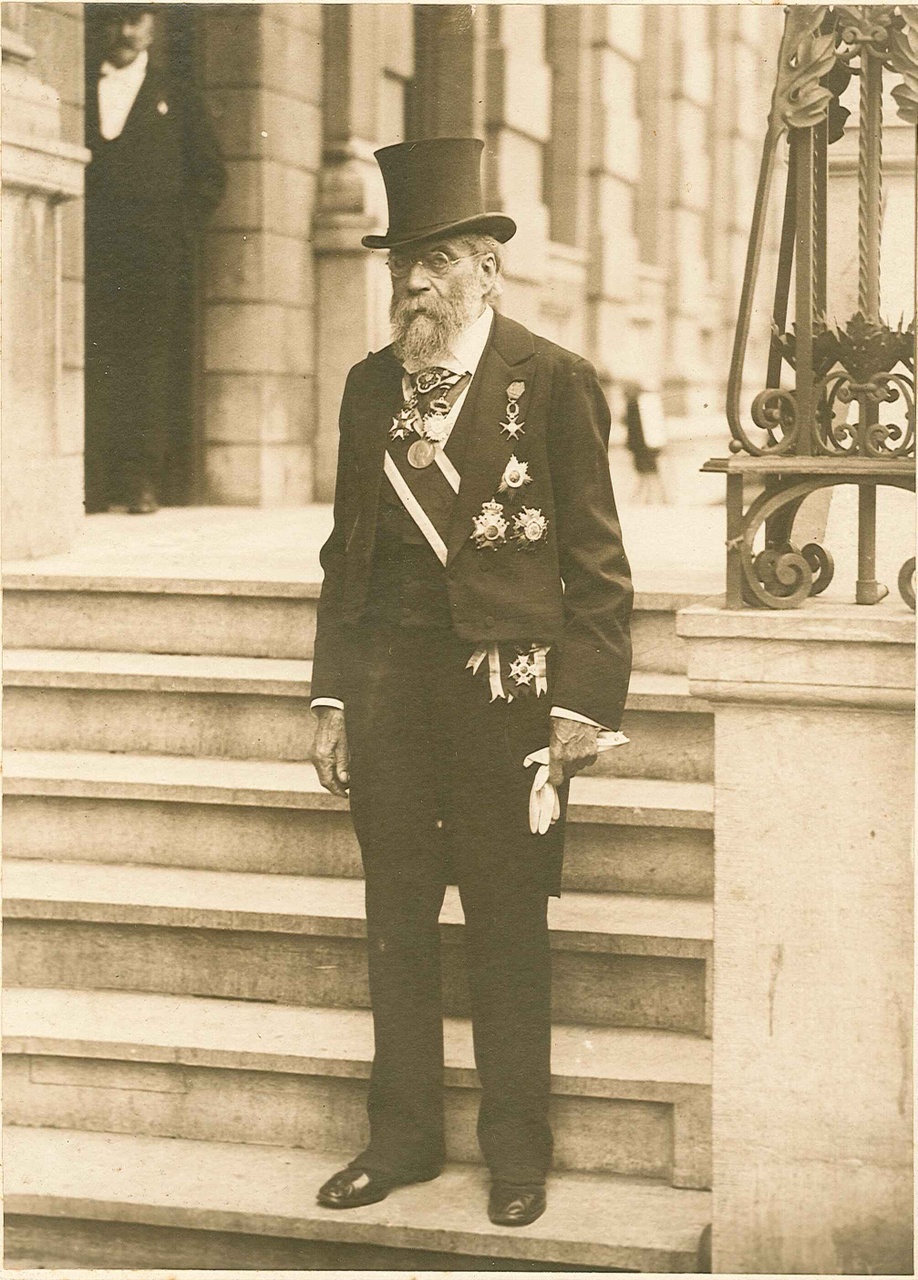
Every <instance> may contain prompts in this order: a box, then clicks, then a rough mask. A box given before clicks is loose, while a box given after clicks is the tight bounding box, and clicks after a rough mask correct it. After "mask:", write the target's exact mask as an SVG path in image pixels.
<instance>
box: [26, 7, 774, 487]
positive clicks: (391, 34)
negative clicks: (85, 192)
mask: <svg viewBox="0 0 918 1280" xmlns="http://www.w3.org/2000/svg"><path fill="white" fill-rule="evenodd" d="M4 13H5V15H7V16H6V18H5V21H6V22H7V25H8V26H11V27H12V28H13V29H15V30H16V31H18V32H20V33H21V34H22V35H23V36H24V37H25V38H26V39H27V40H28V41H29V42H30V43H32V44H33V45H34V47H35V49H36V59H35V65H36V66H37V67H38V68H39V74H40V75H41V76H42V77H45V78H46V79H47V82H48V83H49V84H50V85H53V86H54V87H55V88H56V89H57V90H58V91H59V92H60V95H61V111H62V116H61V119H62V132H63V137H64V138H65V139H69V140H71V141H74V142H78V141H81V140H82V93H83V67H82V53H81V48H82V43H81V22H82V9H81V7H80V6H76V5H61V4H53V3H41V4H26V3H17V4H8V5H6V7H5V10H4ZM195 18H196V28H195V30H196V57H195V74H196V78H197V80H198V81H199V83H200V85H201V87H202V88H203V90H204V92H205V96H206V97H207V99H208V102H209V105H210V107H211V109H212V111H213V113H214V116H215V119H216V123H217V127H218V130H219V134H220V138H221V142H222V145H223V148H224V151H225V153H226V157H227V162H228V167H229V187H228V191H227V195H226V198H225V200H224V202H223V204H222V206H221V207H220V209H219V210H218V213H217V215H216V218H215V221H214V223H213V225H212V227H211V229H210V231H209V232H208V233H207V235H206V237H205V240H204V244H203V249H202V256H201V266H200V273H199V274H200V288H199V294H200V296H199V300H198V313H199V322H200V323H199V330H200V334H199V336H200V342H199V344H198V345H199V347H200V363H199V369H198V374H197V379H196V394H195V405H196V419H197V432H198V435H199V446H200V448H199V452H200V453H201V455H202V460H203V474H204V478H205V483H204V486H203V490H202V491H201V497H202V498H203V499H204V500H206V501H208V502H213V503H243V504H254V505H279V504H281V505H282V504H290V503H300V502H308V501H313V500H320V501H325V500H328V499H329V498H330V496H331V493H332V489H333V485H334V470H335V454H336V447H337V425H336V420H337V406H338V402H339V399H340V394H341V390H342V387H343V383H344V378H345V375H346V372H347V369H348V367H349V366H350V364H351V363H353V362H354V361H355V360H358V359H360V358H361V357H362V356H363V355H365V354H366V352H367V350H368V349H371V348H375V347H378V346H380V345H382V344H383V343H384V342H385V341H386V340H387V300H388V278H387V274H386V271H385V268H384V265H383V263H382V260H381V258H382V255H379V254H376V255H373V254H370V253H368V252H367V251H366V250H364V249H363V248H362V247H361V245H360V237H361V236H362V235H363V234H365V233H366V232H367V231H370V230H374V229H378V228H380V227H384V226H385V223H386V209H385V199H384V193H383V189H382V184H381V181H380V179H379V175H378V172H377V169H376V165H375V162H374V160H373V151H374V149H376V148H377V147H379V146H383V145H386V144H387V143H391V142H394V141H398V140H399V139H402V138H405V137H408V136H412V135H414V136H422V135H437V134H439V135H449V134H456V133H467V132H473V133H476V134H478V135H479V136H482V137H484V138H485V139H486V144H487V145H486V153H485V164H484V179H485V189H486V199H487V203H488V205H489V206H490V207H492V208H495V209H506V210H507V211H508V212H509V213H511V214H512V215H513V216H514V217H515V218H516V219H517V221H518V223H519V227H520V232H519V235H518V236H517V238H516V239H515V241H513V242H512V244H511V245H510V246H509V252H508V263H507V289H506V295H505V301H504V306H505V308H506V309H507V311H508V312H511V313H512V314H514V315H516V316H518V317H519V318H520V319H521V320H523V321H524V322H525V323H528V324H530V325H531V326H532V327H533V328H535V329H537V330H539V331H540V332H542V333H544V334H546V335H547V336H548V337H551V338H553V339H554V340H555V341H558V342H560V343H562V344H563V345H566V346H570V347H574V348H576V349H577V350H579V351H582V352H583V353H584V354H585V355H586V356H587V357H589V358H590V359H591V360H592V361H593V362H594V363H595V364H596V366H597V368H598V370H599V372H600V376H601V377H602V379H603V381H604V384H605V386H606V389H607V392H608V394H609V397H610V400H611V401H612V402H613V416H614V418H615V423H614V427H613V439H614V442H615V447H616V448H617V449H618V450H619V456H618V459H617V465H619V466H620V467H621V468H626V467H627V466H628V458H627V455H626V454H625V453H624V450H623V439H624V432H623V428H622V426H621V423H620V420H619V418H620V408H621V401H620V394H619V391H620V383H621V380H622V379H625V378H629V379H632V378H633V379H635V380H637V381H639V382H640V383H641V384H642V385H643V386H645V387H647V388H648V389H652V390H660V391H661V392H662V393H663V395H664V400H665V403H666V406H667V409H668V412H669V414H670V415H671V418H670V426H671V432H672V436H673V442H672V444H671V446H670V450H669V452H670V454H671V455H672V457H671V462H670V467H669V470H670V472H674V473H677V474H678V476H679V487H680V488H681V487H682V485H683V484H684V482H685V481H686V480H687V479H689V478H690V477H692V476H693V475H694V473H695V471H696V469H697V466H698V464H699V463H700V462H701V461H703V460H704V458H705V457H707V456H708V455H709V454H710V452H712V451H713V450H716V448H717V447H718V445H719V444H722V442H723V440H724V438H725V434H726V433H725V426H724V423H723V419H722V408H721V401H722V396H723V386H724V381H725V375H726V366H727V352H728V347H729V342H730V337H731V334H732V326H733V320H734V315H735V309H736V300H737V295H738V290H739V285H740V281H741V276H742V259H743V255H744V251H745V237H746V230H747V226H748V220H749V215H750V211H751V210H750V199H751V190H752V186H753V182H754V176H755V169H756V166H757V163H758V152H759V147H760V139H761V136H762V131H763V128H764V123H765V117H766V111H767V102H768V96H769V93H770V86H771V80H772V76H773V71H774V63H773V55H774V52H775V50H776V48H777V41H778V38H779V34H780V25H781V15H780V14H779V13H778V12H776V11H775V12H772V11H770V10H769V11H768V12H758V11H756V12H754V13H750V12H749V11H748V6H747V7H740V6H720V7H715V8H714V9H713V10H710V11H708V10H707V9H705V8H704V7H702V8H698V7H695V6H686V7H683V8H681V9H680V8H679V7H676V6H645V7H638V6H600V5H595V6H594V5H563V6H562V5H534V4H523V5H505V6H498V5H494V6H478V7H472V6H464V5H414V6H412V5H408V4H380V5H369V6H367V5H354V6H349V5H330V6H329V5H325V6H319V5H293V4H285V5H258V4H246V5H232V6H231V5H210V6H201V7H200V10H199V11H198V12H196V15H195ZM62 218H63V232H62V234H63V239H62V249H63V281H62V286H61V305H62V315H63V324H62V334H63V339H64V345H63V351H62V369H61V381H60V423H61V426H60V431H61V441H62V447H64V448H65V449H67V450H69V451H70V452H71V453H72V455H73V456H76V455H77V454H78V453H79V452H80V449H81V440H82V267H81V263H82V236H81V229H82V209H81V205H80V202H78V201H74V202H73V203H72V204H70V205H69V206H67V207H66V208H64V209H63V211H62ZM675 496H679V494H678V493H677V494H676V495H675ZM708 496H709V497H711V498H712V499H716V498H717V497H718V496H719V492H716V491H714V490H713V489H712V490H711V492H710V494H709V495H708Z"/></svg>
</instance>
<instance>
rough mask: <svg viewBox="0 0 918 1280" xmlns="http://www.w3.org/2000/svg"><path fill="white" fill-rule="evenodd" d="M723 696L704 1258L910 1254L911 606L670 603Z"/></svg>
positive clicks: (873, 1263)
mask: <svg viewBox="0 0 918 1280" xmlns="http://www.w3.org/2000/svg"><path fill="white" fill-rule="evenodd" d="M677 628H678V631H679V633H680V635H682V636H683V637H684V638H685V639H686V641H687V646H688V676H689V682H690V688H691V691H692V693H693V694H697V695H698V696H700V697H702V698H704V699H705V700H706V702H707V703H710V704H711V705H712V706H713V707H714V713H715V827H714V839H715V868H716V872H715V904H714V907H715V909H714V919H715V934H714V974H715V978H714V1078H713V1096H714V1133H713V1151H714V1182H713V1186H714V1210H713V1263H714V1268H713V1269H714V1271H715V1273H724V1272H729V1273H747V1274H748V1273H765V1272H770V1273H777V1274H780V1275H785V1274H790V1273H804V1272H805V1273H812V1274H836V1275H838V1274H841V1275H851V1274H896V1275H901V1274H911V1271H912V1205H913V1200H912V1077H911V1047H912V1032H911V1013H912V983H913V950H912V945H913V904H914V898H913V864H912V818H913V814H912V810H913V804H912V800H913V795H914V771H913V770H914V765H913V758H912V757H913V739H914V687H915V683H914V682H915V675H914V643H915V628H914V617H913V615H912V614H910V613H909V612H908V611H907V610H906V609H905V607H904V606H902V605H895V604H892V603H889V602H888V603H887V604H885V605H883V606H878V607H876V608H870V609H864V608H858V607H857V606H853V605H850V606H849V605H835V604H829V603H823V602H812V604H811V605H810V606H809V607H806V608H804V609H801V610H794V611H788V612H786V613H785V612H780V613H777V612H775V613H772V612H768V611H762V610H743V611H738V612H726V611H723V610H717V609H712V608H707V607H702V606H696V607H694V608H691V609H688V610H684V611H683V612H682V613H680V615H679V618H678V623H677Z"/></svg>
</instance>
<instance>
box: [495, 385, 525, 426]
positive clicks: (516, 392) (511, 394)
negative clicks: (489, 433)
mask: <svg viewBox="0 0 918 1280" xmlns="http://www.w3.org/2000/svg"><path fill="white" fill-rule="evenodd" d="M525 390H526V383H525V382H511V383H510V385H509V387H508V388H507V416H506V418H505V419H504V421H503V422H502V423H501V424H500V429H501V431H506V433H507V436H508V437H509V438H510V439H511V440H515V439H516V438H517V436H521V435H524V434H525V433H524V431H523V427H524V426H525V423H523V422H520V420H519V418H520V406H519V403H518V401H519V398H520V396H521V395H522V394H523V392H524V391H525Z"/></svg>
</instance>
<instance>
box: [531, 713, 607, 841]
mask: <svg viewBox="0 0 918 1280" xmlns="http://www.w3.org/2000/svg"><path fill="white" fill-rule="evenodd" d="M629 741H630V739H628V738H626V737H625V735H624V734H623V733H619V732H618V731H617V730H614V729H601V730H600V732H599V733H598V734H597V737H596V750H597V751H599V752H603V751H611V749H612V748H613V747H623V746H624V745H625V743H626V742H629ZM531 764H537V765H538V766H539V767H538V769H536V771H535V777H534V778H533V780H532V790H531V791H530V792H529V830H530V831H531V832H532V834H533V835H540V836H544V835H545V832H546V831H547V830H548V828H549V827H550V826H551V824H552V823H553V822H557V821H558V819H559V818H560V817H561V802H560V800H559V799H558V793H557V791H556V790H555V788H554V786H553V784H552V783H550V782H549V781H548V747H543V748H542V750H541V751H532V752H530V754H529V755H528V756H527V757H526V759H525V760H524V761H523V768H524V769H528V768H529V766H530V765H531Z"/></svg>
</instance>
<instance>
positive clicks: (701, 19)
mask: <svg viewBox="0 0 918 1280" xmlns="http://www.w3.org/2000/svg"><path fill="white" fill-rule="evenodd" d="M676 14H677V16H676V18H675V24H674V25H675V29H674V31H673V32H672V34H673V36H674V38H675V44H674V48H673V72H674V79H673V86H672V95H673V98H672V108H671V109H672V117H671V119H672V128H673V140H674V145H673V149H672V152H671V162H672V167H671V170H670V173H669V199H668V203H669V207H670V213H669V220H670V231H669V236H668V238H667V248H666V259H665V261H666V265H667V267H668V273H669V280H668V284H669V288H668V299H667V311H668V325H667V350H666V378H665V383H664V401H665V404H666V408H667V412H668V413H670V414H672V415H673V416H676V417H685V416H689V415H692V414H698V413H703V412H704V410H705V408H707V407H710V405H711V404H712V403H714V399H715V393H716V382H715V380H714V373H713V365H714V355H715V351H714V347H713V334H714V330H715V328H716V306H715V304H714V299H713V297H712V292H711V283H712V282H711V265H710V259H709V256H708V255H709V249H710V244H709V242H708V240H707V237H706V235H705V221H706V217H707V210H708V207H709V203H710V199H711V154H710V139H709V137H708V114H709V110H710V104H711V97H712V92H713V75H712V71H713V64H712V50H711V41H710V21H711V19H710V16H709V14H708V12H707V10H706V9H705V8H693V7H689V6H684V7H680V8H678V9H677V11H676Z"/></svg>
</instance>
